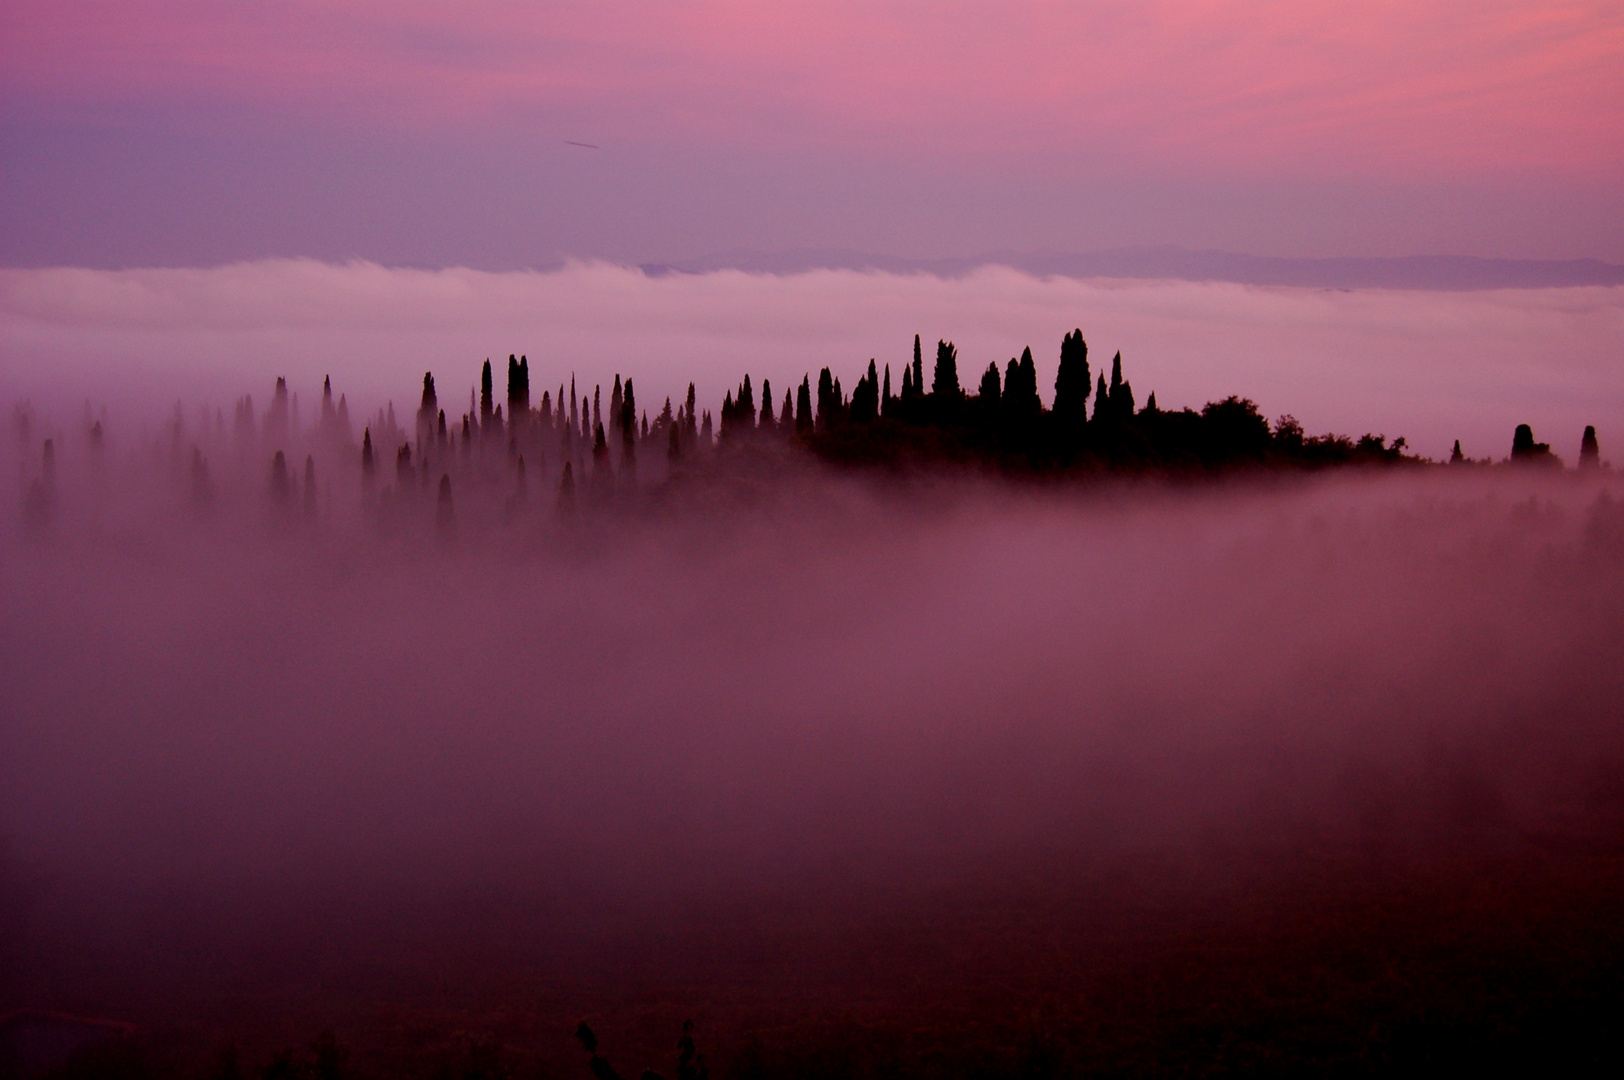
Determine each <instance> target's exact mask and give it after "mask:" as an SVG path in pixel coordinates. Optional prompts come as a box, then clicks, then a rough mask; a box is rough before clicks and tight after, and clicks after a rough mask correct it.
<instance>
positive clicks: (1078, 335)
mask: <svg viewBox="0 0 1624 1080" xmlns="http://www.w3.org/2000/svg"><path fill="white" fill-rule="evenodd" d="M1088 375H1089V373H1088V342H1086V341H1084V340H1083V331H1082V330H1081V329H1077V330H1073V331H1072V332H1071V333H1069V334H1067V335H1066V336H1065V337H1064V338H1062V339H1061V341H1060V370H1059V371H1057V372H1056V373H1055V377H1054V408H1053V409H1052V410H1051V411H1052V412H1053V413H1054V415H1055V417H1056V419H1058V420H1059V421H1060V424H1061V426H1062V428H1064V429H1068V430H1075V429H1076V428H1078V427H1081V426H1082V424H1083V422H1084V421H1086V420H1087V419H1088V391H1089V384H1088ZM1096 407H1097V406H1096Z"/></svg>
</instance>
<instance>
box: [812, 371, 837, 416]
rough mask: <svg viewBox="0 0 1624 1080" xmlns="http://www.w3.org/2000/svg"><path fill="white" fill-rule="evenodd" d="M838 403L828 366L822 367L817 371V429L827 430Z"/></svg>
mask: <svg viewBox="0 0 1624 1080" xmlns="http://www.w3.org/2000/svg"><path fill="white" fill-rule="evenodd" d="M838 404H839V403H838V401H837V400H835V385H834V377H833V376H832V375H831V374H830V373H829V369H828V368H824V369H823V370H822V371H820V372H818V417H817V429H818V430H819V431H828V430H829V427H830V425H832V424H833V423H834V419H835V408H836V407H837V405H838Z"/></svg>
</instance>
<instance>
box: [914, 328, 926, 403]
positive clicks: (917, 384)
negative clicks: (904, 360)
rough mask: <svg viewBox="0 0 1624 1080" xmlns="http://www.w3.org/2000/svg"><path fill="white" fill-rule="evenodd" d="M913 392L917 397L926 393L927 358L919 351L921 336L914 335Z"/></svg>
mask: <svg viewBox="0 0 1624 1080" xmlns="http://www.w3.org/2000/svg"><path fill="white" fill-rule="evenodd" d="M913 392H914V395H915V396H916V397H918V396H921V395H923V394H924V392H925V358H924V356H923V355H922V354H921V353H920V350H919V335H918V334H915V335H914V354H913Z"/></svg>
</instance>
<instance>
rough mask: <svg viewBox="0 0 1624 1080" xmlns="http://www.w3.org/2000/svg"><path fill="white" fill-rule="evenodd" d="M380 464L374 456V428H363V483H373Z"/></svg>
mask: <svg viewBox="0 0 1624 1080" xmlns="http://www.w3.org/2000/svg"><path fill="white" fill-rule="evenodd" d="M377 470H378V464H377V461H376V460H375V459H374V458H373V456H372V429H371V428H370V427H367V428H362V429H361V480H362V482H363V483H367V484H370V483H372V478H373V477H374V476H375V475H376V474H377Z"/></svg>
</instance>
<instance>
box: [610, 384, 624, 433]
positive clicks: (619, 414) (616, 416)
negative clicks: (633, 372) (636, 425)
mask: <svg viewBox="0 0 1624 1080" xmlns="http://www.w3.org/2000/svg"><path fill="white" fill-rule="evenodd" d="M624 404H625V398H624V396H623V393H622V391H621V389H620V373H619V372H618V371H617V372H615V385H614V386H613V387H611V388H610V390H609V428H610V430H611V431H618V430H619V428H620V425H621V420H622V418H623V416H624V413H623V411H622V408H621V406H622V405H624Z"/></svg>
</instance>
